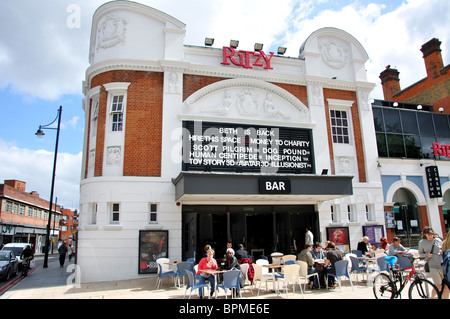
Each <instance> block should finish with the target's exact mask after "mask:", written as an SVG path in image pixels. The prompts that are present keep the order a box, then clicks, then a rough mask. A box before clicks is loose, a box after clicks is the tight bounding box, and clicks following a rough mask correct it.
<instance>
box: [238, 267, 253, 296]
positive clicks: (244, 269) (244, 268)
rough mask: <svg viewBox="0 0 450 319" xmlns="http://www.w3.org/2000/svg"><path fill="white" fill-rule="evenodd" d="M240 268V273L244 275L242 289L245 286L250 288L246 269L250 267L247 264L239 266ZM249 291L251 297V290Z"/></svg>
mask: <svg viewBox="0 0 450 319" xmlns="http://www.w3.org/2000/svg"><path fill="white" fill-rule="evenodd" d="M240 267H241V272H242V274H243V275H244V287H243V288H242V289H244V288H245V286H246V285H248V286H250V281H249V280H248V268H249V267H250V265H249V264H240ZM250 291H251V292H252V295H253V289H250Z"/></svg>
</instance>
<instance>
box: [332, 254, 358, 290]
mask: <svg viewBox="0 0 450 319" xmlns="http://www.w3.org/2000/svg"><path fill="white" fill-rule="evenodd" d="M347 266H348V260H339V261H337V262H335V263H334V268H335V270H336V274H330V273H325V277H326V278H325V283H326V285H327V289H328V277H329V276H332V277H334V278H336V279H337V281H338V283H339V291H340V292H342V288H341V276H345V277H347V278H348V281H350V286H351V287H352V290H353V291H355V290H354V289H353V284H352V279H351V278H350V275H349V273H348V268H347Z"/></svg>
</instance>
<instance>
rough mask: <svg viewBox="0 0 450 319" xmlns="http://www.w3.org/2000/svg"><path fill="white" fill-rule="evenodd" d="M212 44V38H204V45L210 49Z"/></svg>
mask: <svg viewBox="0 0 450 319" xmlns="http://www.w3.org/2000/svg"><path fill="white" fill-rule="evenodd" d="M213 44H214V38H205V45H206V46H207V47H210V46H212V45H213Z"/></svg>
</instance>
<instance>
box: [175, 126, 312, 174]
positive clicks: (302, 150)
mask: <svg viewBox="0 0 450 319" xmlns="http://www.w3.org/2000/svg"><path fill="white" fill-rule="evenodd" d="M183 171H221V172H226V171H229V172H258V173H271V174H274V173H294V174H314V173H315V168H314V155H313V143H312V132H311V130H310V129H300V128H286V127H275V126H257V125H244V124H231V123H213V122H202V121H186V122H183Z"/></svg>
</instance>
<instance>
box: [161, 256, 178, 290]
mask: <svg viewBox="0 0 450 319" xmlns="http://www.w3.org/2000/svg"><path fill="white" fill-rule="evenodd" d="M168 262H169V258H158V259H156V263H157V265H158V271H157V274H158V280H157V281H156V289H158V288H159V285H160V284H161V282H162V279H163V278H164V277H168V276H171V277H173V282H174V285H175V286H176V282H175V279H176V277H177V273H176V272H175V271H174V270H172V269H170V268H169V265H167V264H166V263H168Z"/></svg>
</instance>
